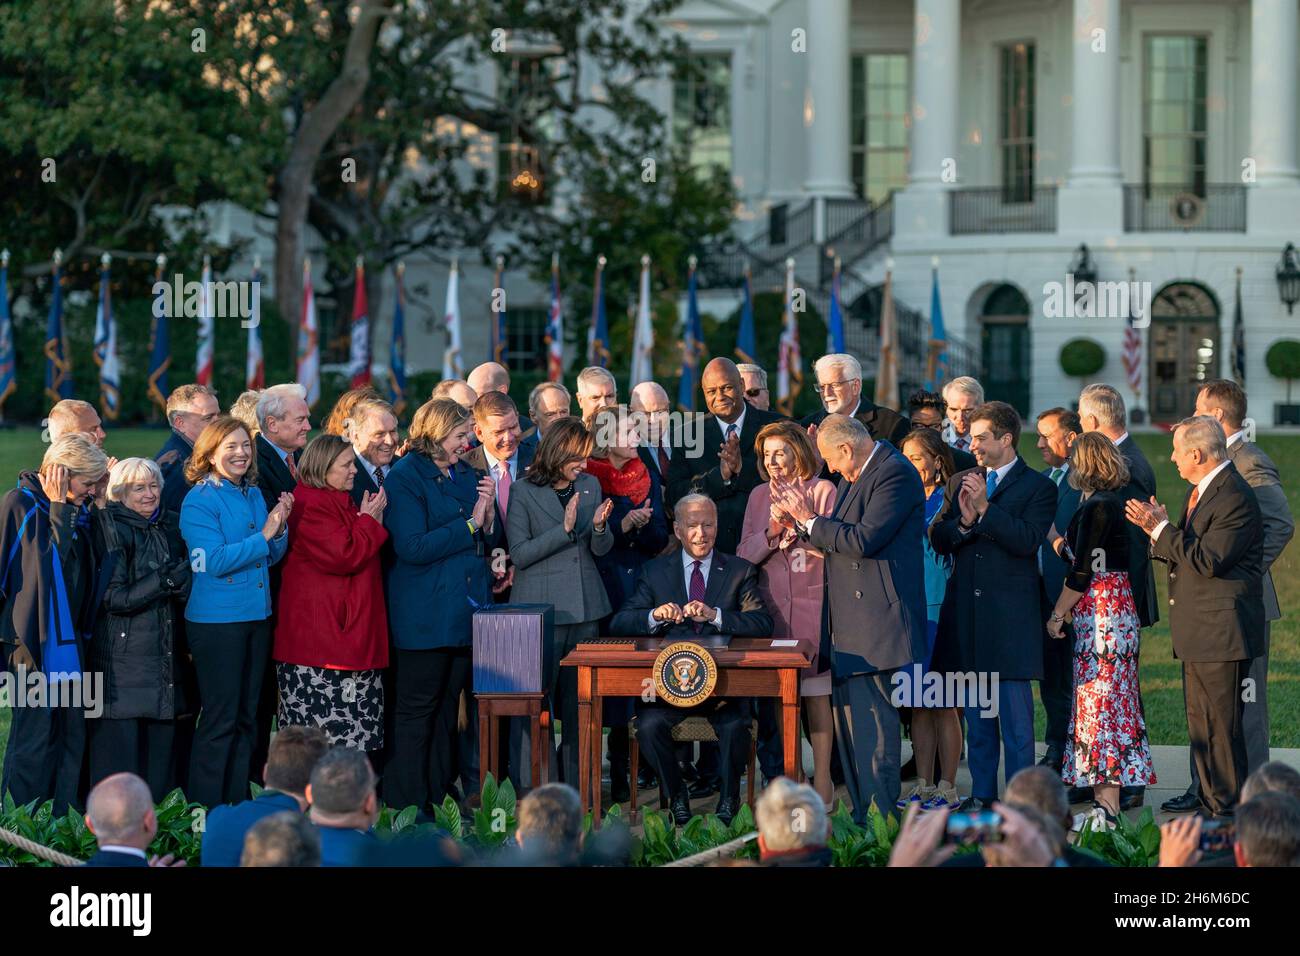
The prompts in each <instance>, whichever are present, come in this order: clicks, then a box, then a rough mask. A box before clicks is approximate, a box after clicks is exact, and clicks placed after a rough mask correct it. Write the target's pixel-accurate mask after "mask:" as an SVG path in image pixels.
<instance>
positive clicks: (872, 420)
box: [799, 395, 975, 481]
mask: <svg viewBox="0 0 1300 956" xmlns="http://www.w3.org/2000/svg"><path fill="white" fill-rule="evenodd" d="M829 414H830V413H829V412H828V411H826V409H824V408H823V409H822V410H821V411H818V412H813V413H812V414H811V415H806V416H804V417H803V419H801V420H800V422H799V424H800V425H802V426H803V427H804V428H807V427H808V426H809V425H816V426H818V427H819V428H820V427H821V423H822V422H824V421H825V420H826V416H827V415H829ZM853 417H854V418H856V419H857V420H858V421H860V422H862V424H863V425H864V426H866V429H867V432H868V433H869V434H870V435H871V437H872V438H873V439H875V440H876V441H887V442H889V443H890V444H891V445H893V446H894V447H895V448H902V447H903V439H905V438H907V436H908V433H909V432H911V430H912V422H911V419H909V418H906V417H905V416H903V415H900V414H899V413H898V412H896V411H894V410H893V409H892V408H885V407H884V406H883V405H877V404H876V403H875V402H873V401H872V400H871V399H869V398H867V396H865V395H863V396H862V398H861V400H860V401H859V402H858V413H857V414H856V415H854V416H853ZM974 463H975V462H974V461H973V460H972V461H971V464H972V465H973V464H974ZM962 467H963V466H962V464H961V462H958V463H957V470H958V471H960V470H961V468H962ZM819 477H821V478H824V479H825V480H826V481H835V480H836V478H835V476H834V475H832V474H831V470H830V469H829V468H827V467H826V466H825V465H824V464H823V465H822V470H821V474H820V475H819Z"/></svg>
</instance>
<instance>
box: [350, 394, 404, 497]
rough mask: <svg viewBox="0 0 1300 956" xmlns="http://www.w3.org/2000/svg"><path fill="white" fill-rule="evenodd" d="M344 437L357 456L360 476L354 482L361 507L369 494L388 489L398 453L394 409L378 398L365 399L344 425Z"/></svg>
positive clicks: (353, 491)
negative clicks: (391, 470)
mask: <svg viewBox="0 0 1300 956" xmlns="http://www.w3.org/2000/svg"><path fill="white" fill-rule="evenodd" d="M343 434H344V435H346V436H347V438H348V441H350V442H351V443H352V450H353V451H354V452H356V455H357V477H356V480H355V481H354V482H353V483H352V491H351V495H352V500H353V501H355V502H356V503H357V505H358V506H360V504H361V502H362V500H363V499H364V498H365V496H366V494H367V493H369V494H371V495H377V494H379V492H381V491H383V489H384V478H386V477H387V476H388V472H389V470H390V469H391V468H392V467H393V456H394V455H395V454H396V453H397V416H396V415H394V414H393V406H392V405H390V404H388V402H386V401H384V400H382V399H378V398H363V399H362V400H361V401H359V402H357V403H356V405H354V406H353V407H352V414H350V415H349V416H348V417H347V418H346V419H345V420H344V422H343Z"/></svg>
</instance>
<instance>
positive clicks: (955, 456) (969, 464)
mask: <svg viewBox="0 0 1300 956" xmlns="http://www.w3.org/2000/svg"><path fill="white" fill-rule="evenodd" d="M948 451H949V452H951V453H952V463H953V465H955V466H956V467H955V468H953V470H952V473H953V474H954V475H955V474H957V472H959V471H966V470H967V469H968V468H978V467H979V464H980V463H979V462H977V461H976V460H975V456H974V455H972V454H971V453H970V452H968V451H962V450H961V449H960V448H953V447H952V445H949V446H948Z"/></svg>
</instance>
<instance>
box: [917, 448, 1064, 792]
mask: <svg viewBox="0 0 1300 956" xmlns="http://www.w3.org/2000/svg"><path fill="white" fill-rule="evenodd" d="M968 474H977V475H979V476H980V479H981V480H984V477H985V476H984V469H982V468H981V469H980V470H978V471H973V472H972V471H964V472H958V473H957V474H955V475H953V476H952V478H951V479H949V481H948V488H947V492H946V494H945V498H944V504H943V509H942V510H941V511H940V512H939V514H938V515H936V516H935V520H934V523H933V524H931V525H930V544H931V546H932V547H933V548H934V550H935V552H936V553H937V554H950V555H952V556H953V572H952V577H951V578H949V579H948V591H947V593H946V594H945V595H944V601H943V609H942V610H941V611H940V612H939V634H938V637H937V638H936V639H935V649H934V657H933V659H932V663H931V667H932V669H933V670H935V671H936V672H944V673H961V674H971V673H974V674H978V675H983V676H982V679H987V677H988V675H996V677H997V681H998V684H997V689H998V699H997V702H996V706H997V710H996V716H994V715H992V714H990V715H988V716H981V711H980V710H978V709H977V707H976V702H975V701H973V700H968V701H967V702H966V731H967V748H968V754H969V763H970V771H971V781H972V787H973V791H974V792H973V796H975V797H978V798H979V799H981V800H992V799H993V798H995V797H996V796H997V793H998V739H999V734H1001V739H1002V741H1003V743H1004V750H1005V758H1006V765H1005V771H1006V777H1007V779H1010V778H1011V777H1012V776H1013V775H1014V774H1015V773H1016V771H1018V770H1020V769H1022V768H1024V767H1028V766H1029V765H1030V764H1032V763H1033V762H1034V698H1033V691H1032V689H1031V687H1030V683H1029V682H1030V681H1031V680H1041V679H1042V676H1043V640H1042V636H1041V635H1040V633H1039V630H1040V628H1041V627H1042V596H1041V592H1040V586H1039V582H1038V549H1039V546H1040V545H1042V543H1043V539H1044V537H1045V536H1046V534H1047V529H1048V528H1049V527H1050V526H1051V523H1052V515H1053V514H1055V513H1056V486H1055V485H1054V484H1052V482H1051V480H1050V479H1048V478H1047V476H1045V475H1043V474H1040V473H1039V472H1037V471H1034V469H1032V468H1030V467H1029V466H1028V465H1026V464H1025V462H1024V459H1022V458H1019V457H1018V458H1016V461H1015V463H1014V464H1013V465H1012V466H1011V469H1010V470H1009V471H1008V472H1007V473H1006V475H1005V476H1004V477H1003V478H1002V480H1001V481H1000V482H999V483H998V485H997V487H996V488H995V489H994V491H993V497H992V498H990V499H989V506H988V510H987V511H986V512H985V514H984V517H983V518H980V519H979V520H978V521H977V522H976V524H975V526H974V528H973V529H971V530H970V531H968V532H963V531H962V530H961V528H960V527H959V522H960V521H961V511H960V508H959V506H958V503H957V492H958V490H959V489H960V488H961V483H962V479H963V478H964V477H965V476H966V475H968ZM989 703H990V705H992V703H993V702H992V701H990V702H989Z"/></svg>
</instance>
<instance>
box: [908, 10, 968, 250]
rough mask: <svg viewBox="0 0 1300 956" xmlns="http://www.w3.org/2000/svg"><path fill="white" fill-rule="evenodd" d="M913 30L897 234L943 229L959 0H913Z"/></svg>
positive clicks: (955, 103)
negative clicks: (908, 160)
mask: <svg viewBox="0 0 1300 956" xmlns="http://www.w3.org/2000/svg"><path fill="white" fill-rule="evenodd" d="M915 2H916V6H915V22H914V31H913V34H912V142H911V146H912V167H911V169H909V170H908V177H907V180H908V181H907V188H906V189H904V190H903V191H902V192H900V193H899V194H898V195H897V196H896V197H895V200H894V233H895V237H896V238H897V239H899V240H902V241H904V242H906V241H907V240H908V239H911V238H919V239H932V238H937V237H940V236H946V235H947V234H948V189H949V188H950V187H951V186H953V185H954V183H955V182H956V180H957V179H960V177H961V170H960V169H958V168H957V165H956V163H957V145H958V141H959V140H958V133H957V117H958V107H959V105H960V101H961V0H915Z"/></svg>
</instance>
